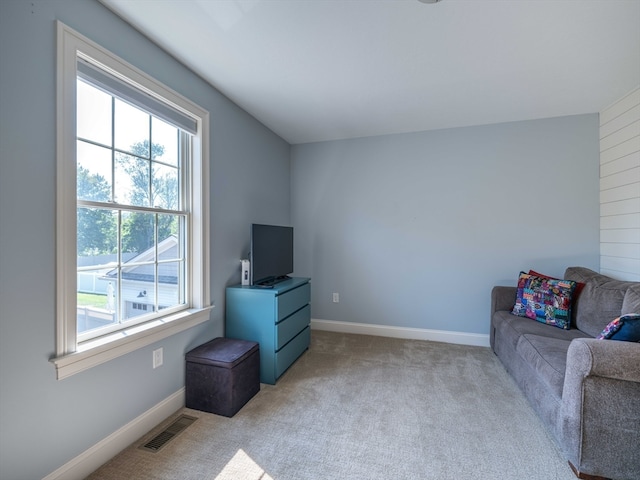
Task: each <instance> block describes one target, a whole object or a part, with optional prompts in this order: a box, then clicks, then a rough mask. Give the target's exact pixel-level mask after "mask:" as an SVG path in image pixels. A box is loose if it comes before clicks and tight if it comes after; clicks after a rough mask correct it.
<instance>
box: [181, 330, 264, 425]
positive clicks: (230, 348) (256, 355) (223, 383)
mask: <svg viewBox="0 0 640 480" xmlns="http://www.w3.org/2000/svg"><path fill="white" fill-rule="evenodd" d="M186 361H187V370H186V379H185V384H186V385H185V387H186V388H185V389H186V406H187V408H193V409H194V410H201V411H203V412H209V413H215V414H218V415H224V416H225V417H233V416H234V415H235V414H236V413H237V412H238V411H239V410H240V409H241V408H242V407H243V406H244V404H245V403H247V402H248V401H249V400H250V399H251V398H252V397H253V396H254V395H255V394H256V393H258V392H259V391H260V351H259V345H258V344H257V343H256V342H249V341H246V340H234V339H231V338H221V337H219V338H214V339H213V340H211V341H210V342H207V343H205V344H203V345H200V346H199V347H196V348H194V349H193V350H191V351H190V352H188V353H187V354H186Z"/></svg>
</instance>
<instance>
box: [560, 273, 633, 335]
mask: <svg viewBox="0 0 640 480" xmlns="http://www.w3.org/2000/svg"><path fill="white" fill-rule="evenodd" d="M564 278H565V279H568V280H573V281H575V282H583V283H585V287H584V288H583V290H582V292H581V293H580V295H579V296H578V298H577V299H576V301H575V303H574V306H573V312H572V319H573V324H574V325H575V327H576V328H577V329H578V330H580V331H582V332H584V333H586V334H587V335H590V336H592V337H597V336H598V335H599V334H600V332H602V330H603V329H604V327H606V326H607V324H608V323H609V322H611V321H612V320H613V319H614V318H616V317H619V316H620V315H621V314H623V312H622V306H623V303H625V296H626V294H627V291H628V290H629V288H630V287H631V288H632V289H633V293H635V292H636V291H637V290H636V289H637V288H639V287H638V286H639V285H640V283H638V282H628V281H622V280H614V279H613V278H610V277H607V276H606V275H602V274H600V273H597V272H594V271H593V270H589V269H588V268H584V267H569V268H567V270H566V272H565V275H564ZM633 293H632V294H630V295H631V296H630V297H629V300H628V303H627V304H625V309H626V308H627V307H628V308H632V307H634V306H635V305H634V304H635V303H636V301H640V299H636V298H635V297H633V296H632V295H633ZM624 313H637V312H624Z"/></svg>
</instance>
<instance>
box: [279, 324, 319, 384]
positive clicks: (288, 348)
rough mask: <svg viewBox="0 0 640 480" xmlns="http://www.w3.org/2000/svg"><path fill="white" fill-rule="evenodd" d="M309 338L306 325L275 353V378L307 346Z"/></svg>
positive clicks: (309, 334)
mask: <svg viewBox="0 0 640 480" xmlns="http://www.w3.org/2000/svg"><path fill="white" fill-rule="evenodd" d="M310 340H311V328H309V327H307V328H305V329H304V330H303V331H302V332H300V333H299V334H298V336H297V337H295V338H294V339H293V340H291V341H290V342H289V343H287V344H286V345H285V346H284V347H283V348H282V350H280V351H279V352H277V353H276V378H278V377H279V376H280V375H282V374H283V373H284V372H285V371H286V370H287V368H289V366H291V364H292V363H293V362H294V361H295V360H296V359H297V358H298V357H299V356H300V355H302V353H303V352H304V351H305V350H306V349H307V348H309V341H310Z"/></svg>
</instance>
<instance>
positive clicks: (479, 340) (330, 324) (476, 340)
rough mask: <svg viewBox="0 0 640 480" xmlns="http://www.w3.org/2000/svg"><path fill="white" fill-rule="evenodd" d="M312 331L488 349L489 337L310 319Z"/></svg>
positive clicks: (477, 334) (485, 335) (486, 335)
mask: <svg viewBox="0 0 640 480" xmlns="http://www.w3.org/2000/svg"><path fill="white" fill-rule="evenodd" d="M311 329H312V330H324V331H327V332H341V333H357V334H360V335H375V336H377V337H392V338H407V339H411V340H431V341H434V342H445V343H456V344H459V345H473V346H476V347H488V346H489V335H488V334H482V333H466V332H452V331H447V330H430V329H426V328H409V327H394V326H389V325H374V324H370V323H354V322H338V321H335V320H321V319H317V318H312V319H311Z"/></svg>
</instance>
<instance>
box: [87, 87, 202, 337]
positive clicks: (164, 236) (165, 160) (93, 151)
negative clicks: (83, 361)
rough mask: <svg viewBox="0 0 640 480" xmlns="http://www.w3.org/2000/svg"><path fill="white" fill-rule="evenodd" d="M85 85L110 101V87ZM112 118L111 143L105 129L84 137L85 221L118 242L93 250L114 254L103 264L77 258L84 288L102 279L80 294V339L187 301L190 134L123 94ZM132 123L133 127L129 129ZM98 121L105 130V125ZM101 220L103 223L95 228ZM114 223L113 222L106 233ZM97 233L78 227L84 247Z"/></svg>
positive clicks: (114, 105)
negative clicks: (90, 290)
mask: <svg viewBox="0 0 640 480" xmlns="http://www.w3.org/2000/svg"><path fill="white" fill-rule="evenodd" d="M79 83H80V82H79ZM84 83H85V85H84V86H83V91H84V92H89V97H90V94H91V88H93V89H95V90H99V91H100V92H101V95H102V96H99V97H100V99H101V101H102V103H103V104H104V97H105V93H104V90H103V89H99V88H96V87H94V86H92V85H91V82H84ZM85 95H86V93H85ZM77 101H78V104H79V106H78V110H79V111H81V110H82V111H90V110H91V109H90V108H88V106H87V105H82V104H81V103H82V99H81V98H80V96H79V97H78V99H77ZM103 111H104V112H106V110H105V109H104V108H103ZM109 117H110V118H109V119H107V120H109V123H110V127H111V128H110V130H111V131H110V137H111V138H110V140H109V139H107V138H106V137H105V135H104V134H105V132H104V129H103V131H102V133H101V135H102V136H101V137H98V136H96V135H93V134H92V132H91V131H90V129H84V130H83V134H84V135H83V136H78V137H77V145H78V147H77V148H78V152H79V154H78V167H77V168H78V195H77V208H78V215H79V218H80V216H81V215H84V217H86V219H87V222H85V223H86V225H85V227H87V226H90V227H98V226H100V225H101V226H102V228H103V229H104V232H106V231H108V230H112V231H113V235H114V240H115V241H114V243H115V245H114V246H113V247H109V248H108V250H104V248H102V249H101V247H100V245H98V246H97V247H93V250H96V251H98V252H99V253H101V254H102V256H107V257H109V258H107V259H106V260H105V259H102V260H101V263H100V264H96V265H89V266H82V265H80V259H81V257H78V258H79V262H78V266H77V268H78V275H79V281H78V285H80V280H82V281H83V282H84V284H87V282H88V281H91V282H93V283H92V284H95V283H96V277H97V278H98V280H99V281H101V286H100V288H98V289H97V290H98V291H96V292H93V293H86V294H85V293H82V295H83V296H82V297H80V296H79V297H78V298H79V302H78V322H77V324H78V340H79V341H83V340H86V339H91V338H95V337H97V336H100V335H104V334H107V333H111V332H113V331H117V330H118V329H120V328H123V327H124V326H126V327H129V326H131V325H135V324H137V323H143V322H146V321H148V320H150V319H154V318H157V317H159V316H161V315H164V314H165V313H166V312H171V311H174V310H180V309H181V308H184V306H185V305H186V298H188V296H187V291H186V281H185V279H186V270H187V268H186V263H187V257H186V248H185V243H186V238H187V237H186V232H187V231H188V229H187V228H185V226H186V225H187V224H188V222H189V215H188V213H189V212H188V211H187V210H186V209H184V206H186V205H188V203H187V201H186V194H187V191H188V184H187V179H186V178H185V174H186V173H187V171H186V168H185V165H188V162H185V161H184V160H183V159H184V158H186V157H184V154H185V153H188V148H187V146H188V145H189V144H190V141H191V140H190V137H191V136H190V135H189V134H187V133H186V132H183V131H181V130H180V129H178V128H176V127H174V126H172V125H170V124H168V123H166V122H164V121H162V120H158V119H156V118H155V117H154V116H152V115H151V114H149V113H148V112H145V111H144V110H142V109H139V108H137V107H135V106H133V105H131V104H129V103H127V102H123V101H122V100H120V99H119V98H117V96H116V95H110V114H109ZM131 119H133V120H131ZM129 121H133V122H134V123H132V124H131V125H128V124H127V122H129ZM98 123H100V124H101V125H104V121H102V122H98ZM143 124H144V126H143ZM136 125H137V126H136ZM156 126H157V128H158V129H159V132H160V133H159V134H158V135H157V136H156V135H155V129H154V127H156ZM141 127H142V128H141ZM135 132H138V133H137V134H135ZM142 132H144V133H143V134H142ZM143 137H144V138H143ZM156 140H157V141H164V142H166V143H167V147H165V145H162V144H160V143H154V142H155V141H156ZM81 151H82V152H83V154H82V155H80V152H81ZM106 152H109V153H108V157H105V156H104V154H105V153H106ZM107 158H108V159H107ZM80 187H82V189H81V188H80ZM101 212H102V213H101ZM99 220H102V223H96V222H98V221H99ZM91 221H93V222H94V223H93V224H92V223H91ZM110 222H111V223H112V224H113V225H111V226H110V227H108V229H107V227H105V225H107V224H109V223H110ZM92 230H95V228H85V229H84V230H83V229H82V228H81V225H80V224H79V225H78V238H79V244H80V238H81V237H83V236H87V235H88V233H89V232H90V231H92ZM81 253H82V252H80V250H79V255H80V254H81ZM97 267H99V268H97ZM105 285H106V286H105ZM78 295H81V292H80V290H79V293H78ZM81 302H82V303H81ZM106 307H108V308H106ZM161 310H162V311H163V312H162V313H159V312H160V311H161Z"/></svg>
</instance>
